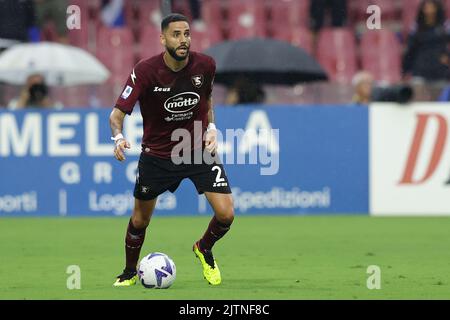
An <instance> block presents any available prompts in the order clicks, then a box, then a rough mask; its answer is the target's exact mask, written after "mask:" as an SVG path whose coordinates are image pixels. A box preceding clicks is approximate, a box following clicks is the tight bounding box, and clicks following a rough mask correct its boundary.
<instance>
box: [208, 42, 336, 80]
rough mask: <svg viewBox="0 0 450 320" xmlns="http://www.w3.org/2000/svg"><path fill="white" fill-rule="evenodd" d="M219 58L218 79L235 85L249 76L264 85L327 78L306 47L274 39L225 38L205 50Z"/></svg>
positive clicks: (217, 63) (217, 61)
mask: <svg viewBox="0 0 450 320" xmlns="http://www.w3.org/2000/svg"><path fill="white" fill-rule="evenodd" d="M205 53H206V54H207V55H210V56H212V57H213V58H214V59H215V60H216V65H217V70H216V78H215V81H216V82H218V83H224V84H227V85H231V84H232V83H233V82H234V81H235V79H236V78H239V77H246V78H248V79H250V80H252V81H255V82H258V83H261V84H264V83H267V84H287V85H292V84H295V83H298V82H309V81H318V80H327V79H328V77H327V74H326V72H325V71H324V70H323V68H322V67H321V66H320V64H319V63H318V62H317V61H316V60H315V59H314V58H313V57H311V56H310V55H309V54H308V53H307V52H306V51H305V50H303V49H301V48H298V47H294V46H293V45H291V44H289V43H287V42H283V41H278V40H273V39H260V38H250V39H242V40H233V41H225V42H222V43H220V44H217V45H215V46H212V47H211V48H209V49H207V50H206V51H205Z"/></svg>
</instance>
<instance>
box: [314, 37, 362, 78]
mask: <svg viewBox="0 0 450 320" xmlns="http://www.w3.org/2000/svg"><path fill="white" fill-rule="evenodd" d="M316 56H317V59H318V61H319V63H320V64H321V65H322V66H323V67H324V68H325V70H326V71H327V72H328V74H329V76H330V79H331V80H332V81H334V82H338V83H350V82H351V80H352V77H353V75H354V74H355V72H356V70H357V62H356V43H355V37H354V35H353V32H352V30H350V29H347V28H325V29H322V31H320V33H319V38H318V44H317V52H316Z"/></svg>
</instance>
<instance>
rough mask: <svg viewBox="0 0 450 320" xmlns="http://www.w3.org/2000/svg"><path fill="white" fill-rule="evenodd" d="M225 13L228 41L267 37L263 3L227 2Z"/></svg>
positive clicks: (240, 0) (233, 0)
mask: <svg viewBox="0 0 450 320" xmlns="http://www.w3.org/2000/svg"><path fill="white" fill-rule="evenodd" d="M227 12H228V29H229V38H230V39H241V38H249V37H265V36H266V35H267V30H266V27H267V23H266V21H267V15H266V6H265V1H261V0H229V1H228V3H227Z"/></svg>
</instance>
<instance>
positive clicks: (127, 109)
mask: <svg viewBox="0 0 450 320" xmlns="http://www.w3.org/2000/svg"><path fill="white" fill-rule="evenodd" d="M145 74H146V73H145V72H144V64H143V63H142V62H139V63H138V64H137V65H136V66H135V67H134V68H133V70H132V71H131V73H130V75H129V76H128V79H127V82H126V84H125V86H124V88H123V91H122V93H121V95H120V97H119V98H118V99H117V102H116V105H115V107H116V108H118V109H120V110H121V111H123V112H124V113H126V114H128V115H130V114H131V112H133V108H134V106H135V104H136V102H137V101H138V100H139V96H140V95H141V93H142V92H143V91H144V88H145V86H146V85H147V80H146V77H145Z"/></svg>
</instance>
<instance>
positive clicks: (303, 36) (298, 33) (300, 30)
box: [273, 25, 313, 54]
mask: <svg viewBox="0 0 450 320" xmlns="http://www.w3.org/2000/svg"><path fill="white" fill-rule="evenodd" d="M273 37H274V38H275V39H278V40H283V41H286V42H289V43H291V44H293V45H294V46H297V47H300V48H302V49H304V50H306V51H307V52H308V53H309V54H313V38H312V34H311V31H310V30H309V29H308V28H306V27H302V26H293V27H290V28H286V27H285V26H283V25H279V27H277V28H275V29H274V30H273Z"/></svg>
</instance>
